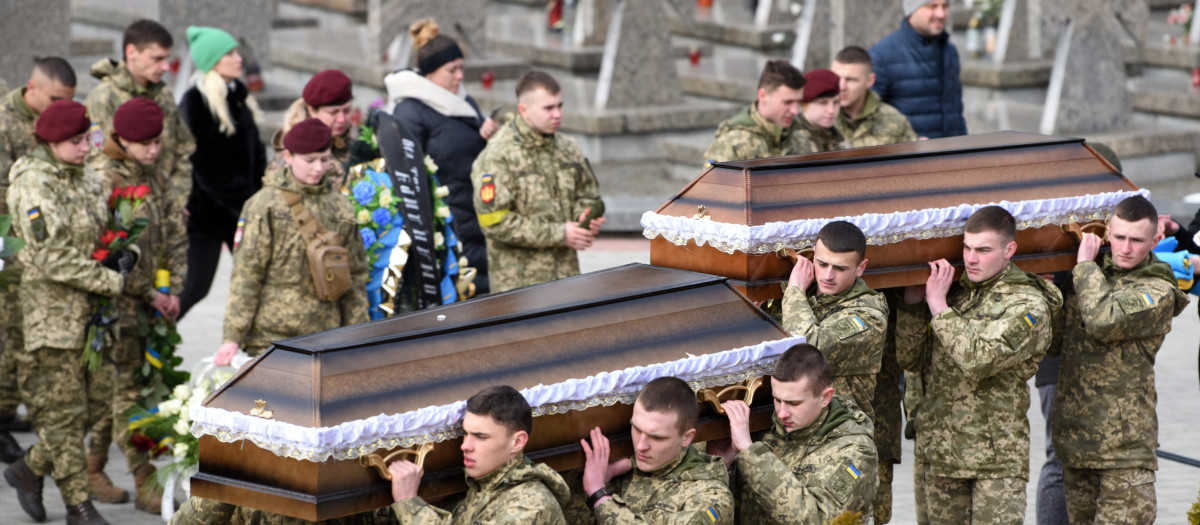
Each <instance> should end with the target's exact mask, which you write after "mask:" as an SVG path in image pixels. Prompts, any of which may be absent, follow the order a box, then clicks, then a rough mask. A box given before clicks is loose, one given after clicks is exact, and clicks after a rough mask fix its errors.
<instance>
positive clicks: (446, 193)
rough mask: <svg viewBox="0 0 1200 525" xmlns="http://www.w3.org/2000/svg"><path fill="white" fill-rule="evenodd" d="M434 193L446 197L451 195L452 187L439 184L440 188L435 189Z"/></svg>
mask: <svg viewBox="0 0 1200 525" xmlns="http://www.w3.org/2000/svg"><path fill="white" fill-rule="evenodd" d="M433 194H434V195H436V196H438V197H441V198H443V199H444V198H446V197H449V196H450V188H447V187H445V186H438V189H436V190H434V192H433Z"/></svg>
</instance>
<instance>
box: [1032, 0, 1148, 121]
mask: <svg viewBox="0 0 1200 525" xmlns="http://www.w3.org/2000/svg"><path fill="white" fill-rule="evenodd" d="M1067 3H1071V2H1067ZM1076 3H1078V4H1080V5H1077V6H1075V10H1073V11H1067V13H1070V14H1069V15H1068V18H1067V22H1066V24H1065V26H1064V29H1063V30H1062V33H1061V36H1060V37H1059V44H1058V50H1057V53H1056V56H1055V61H1054V69H1053V70H1052V71H1051V74H1050V87H1049V89H1048V90H1047V93H1046V105H1045V108H1044V113H1043V116H1042V126H1041V132H1042V133H1046V134H1058V133H1064V132H1067V133H1087V132H1093V131H1104V130H1109V129H1112V128H1117V127H1122V126H1124V125H1126V124H1127V123H1128V122H1129V117H1130V114H1131V113H1132V111H1133V102H1132V95H1131V94H1130V93H1129V89H1128V87H1127V86H1126V76H1125V52H1124V49H1123V48H1122V45H1121V39H1122V34H1124V31H1123V29H1122V26H1121V24H1120V23H1119V21H1118V20H1117V17H1116V13H1115V12H1113V11H1105V10H1097V9H1084V8H1083V4H1088V5H1091V6H1094V5H1095V4H1094V3H1093V2H1092V0H1076Z"/></svg>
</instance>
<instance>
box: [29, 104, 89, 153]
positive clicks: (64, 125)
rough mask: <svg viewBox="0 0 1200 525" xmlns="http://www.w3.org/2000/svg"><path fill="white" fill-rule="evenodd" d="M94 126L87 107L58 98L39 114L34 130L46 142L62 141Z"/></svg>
mask: <svg viewBox="0 0 1200 525" xmlns="http://www.w3.org/2000/svg"><path fill="white" fill-rule="evenodd" d="M90 127H92V121H91V120H89V119H88V117H87V108H86V107H84V105H83V104H80V103H78V102H75V101H74V100H56V101H54V102H53V103H51V104H50V106H49V107H47V108H46V111H43V112H42V114H41V115H38V119H37V124H35V125H34V132H35V133H36V134H37V137H38V138H39V139H42V140H44V141H46V142H52V143H53V142H62V141H64V140H67V139H69V138H71V137H74V136H75V135H78V134H80V133H86V132H87V130H88V128H90Z"/></svg>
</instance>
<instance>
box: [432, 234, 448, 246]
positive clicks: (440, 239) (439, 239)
mask: <svg viewBox="0 0 1200 525" xmlns="http://www.w3.org/2000/svg"><path fill="white" fill-rule="evenodd" d="M443 244H446V236H445V235H442V232H433V245H434V246H436V247H438V248H441V247H442V245H443Z"/></svg>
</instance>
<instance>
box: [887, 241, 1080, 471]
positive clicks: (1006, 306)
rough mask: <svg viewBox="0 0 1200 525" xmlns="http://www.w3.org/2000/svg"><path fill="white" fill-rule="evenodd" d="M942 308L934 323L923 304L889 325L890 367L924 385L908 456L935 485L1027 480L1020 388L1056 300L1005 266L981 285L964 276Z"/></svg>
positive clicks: (1025, 405)
mask: <svg viewBox="0 0 1200 525" xmlns="http://www.w3.org/2000/svg"><path fill="white" fill-rule="evenodd" d="M947 304H948V308H946V309H945V310H943V311H942V312H941V313H939V314H938V315H937V316H934V317H933V318H932V320H930V316H929V309H928V307H927V306H926V305H925V304H923V303H919V304H917V305H901V307H900V311H899V313H898V315H897V319H896V358H897V360H898V361H899V362H900V366H902V367H904V369H905V370H907V371H910V372H914V373H919V374H920V375H921V377H922V382H923V385H924V398H923V399H922V400H921V409H920V410H919V411H918V412H917V419H916V425H917V426H916V430H917V444H916V449H915V453H916V455H917V457H919V458H921V459H922V460H924V461H925V462H926V463H927V464H928V468H929V473H930V474H932V475H934V476H939V477H953V478H1015V477H1020V478H1024V479H1028V477H1029V418H1028V417H1026V412H1028V410H1029V386H1028V384H1027V382H1028V381H1029V378H1031V377H1033V374H1034V372H1036V371H1037V365H1038V362H1039V361H1041V359H1042V356H1043V355H1045V353H1046V349H1047V348H1048V347H1049V346H1050V341H1051V326H1052V325H1053V323H1054V319H1053V317H1054V316H1055V315H1057V314H1058V312H1059V311H1060V310H1061V308H1062V294H1061V293H1060V292H1059V291H1058V288H1055V287H1054V285H1052V284H1050V283H1049V282H1048V281H1046V280H1045V279H1042V278H1041V277H1038V276H1037V275H1034V274H1031V273H1026V272H1023V271H1021V269H1020V268H1017V266H1016V265H1014V264H1012V263H1009V265H1008V267H1007V268H1006V269H1005V270H1002V271H1001V272H1000V273H999V274H998V275H996V276H994V277H992V278H991V279H989V280H988V281H985V282H983V283H974V282H971V281H970V280H969V279H967V276H966V274H965V273H964V274H963V276H962V277H961V278H960V279H959V285H958V286H955V287H953V288H951V290H950V294H949V296H948V297H947Z"/></svg>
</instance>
